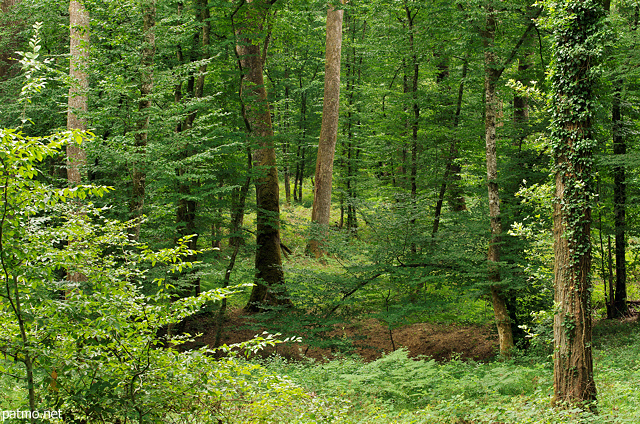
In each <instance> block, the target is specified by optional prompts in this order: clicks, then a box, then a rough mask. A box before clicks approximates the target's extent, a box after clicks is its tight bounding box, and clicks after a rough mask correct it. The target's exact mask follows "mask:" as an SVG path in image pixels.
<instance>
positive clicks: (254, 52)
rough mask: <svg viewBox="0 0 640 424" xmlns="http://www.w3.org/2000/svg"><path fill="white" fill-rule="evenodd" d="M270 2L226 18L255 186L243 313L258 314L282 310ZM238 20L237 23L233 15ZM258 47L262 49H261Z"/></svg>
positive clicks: (262, 0)
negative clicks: (251, 261) (267, 71)
mask: <svg viewBox="0 0 640 424" xmlns="http://www.w3.org/2000/svg"><path fill="white" fill-rule="evenodd" d="M274 2H275V0H247V1H246V2H244V1H242V2H240V3H239V4H238V7H237V9H236V10H235V11H234V13H233V15H232V19H234V22H235V24H234V26H235V32H236V37H237V41H236V53H237V56H238V63H239V65H240V70H241V71H242V86H241V91H240V95H241V101H242V112H243V116H244V120H245V125H246V127H247V132H248V133H249V136H250V140H251V141H252V143H253V146H252V148H253V166H254V170H255V171H256V173H257V176H256V177H255V185H256V207H257V209H258V210H257V228H256V243H257V245H258V246H257V248H256V257H255V267H256V284H255V286H254V287H253V290H252V291H251V296H250V298H249V302H248V304H247V307H246V309H247V310H248V311H254V312H256V311H259V310H260V309H261V306H262V305H264V304H287V303H288V302H287V300H286V299H285V298H284V292H283V290H284V273H283V271H282V256H281V253H280V192H279V182H278V170H277V168H276V151H275V146H274V140H273V128H272V125H271V114H270V112H269V105H268V103H267V90H266V88H265V85H264V77H263V64H264V60H265V57H266V49H267V46H268V38H266V39H265V38H264V36H263V31H264V30H265V28H264V23H265V20H266V19H267V17H268V14H269V9H270V7H271V5H272V4H273V3H274ZM236 14H239V16H238V19H237V22H236V21H235V15H236ZM262 46H264V47H262Z"/></svg>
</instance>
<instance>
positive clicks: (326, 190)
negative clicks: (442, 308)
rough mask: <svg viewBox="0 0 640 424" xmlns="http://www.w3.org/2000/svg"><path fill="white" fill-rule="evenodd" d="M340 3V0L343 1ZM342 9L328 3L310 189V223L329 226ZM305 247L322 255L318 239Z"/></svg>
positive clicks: (338, 89) (335, 136)
mask: <svg viewBox="0 0 640 424" xmlns="http://www.w3.org/2000/svg"><path fill="white" fill-rule="evenodd" d="M343 3H344V0H343ZM343 16H344V10H342V9H338V10H336V9H335V7H334V6H329V10H328V11H327V42H326V53H325V55H326V58H327V60H326V63H325V74H324V104H323V108H322V127H321V129H320V141H319V143H318V158H317V161H316V180H315V186H314V191H313V210H312V213H311V222H315V223H316V224H319V225H320V226H323V227H326V226H327V225H329V215H330V213H331V183H332V180H333V158H334V155H335V151H336V140H337V137H338V116H339V114H338V110H339V108H340V53H341V51H342V19H343ZM309 249H310V250H311V253H313V254H314V255H315V256H316V257H320V256H322V248H321V246H320V241H319V240H315V239H312V240H310V241H309Z"/></svg>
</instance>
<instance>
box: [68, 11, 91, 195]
mask: <svg viewBox="0 0 640 424" xmlns="http://www.w3.org/2000/svg"><path fill="white" fill-rule="evenodd" d="M69 25H70V27H71V34H70V35H71V37H70V38H71V41H70V57H71V59H70V64H69V75H70V76H71V79H72V82H71V86H70V87H69V108H68V111H67V129H69V130H81V131H85V130H86V129H87V126H86V122H85V119H84V118H83V117H82V114H83V113H86V112H87V91H88V90H89V78H88V76H87V72H86V67H87V65H88V63H89V13H88V12H87V11H86V10H85V8H84V6H83V5H82V3H80V2H78V1H76V0H72V1H71V2H70V3H69ZM78 114H79V115H80V116H78ZM86 164H87V154H86V152H85V150H84V148H83V147H82V146H79V145H77V144H69V145H68V146H67V180H68V181H69V184H70V185H72V186H74V185H78V184H81V183H82V180H83V178H82V174H83V173H84V167H85V166H86Z"/></svg>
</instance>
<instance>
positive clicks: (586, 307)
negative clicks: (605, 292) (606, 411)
mask: <svg viewBox="0 0 640 424" xmlns="http://www.w3.org/2000/svg"><path fill="white" fill-rule="evenodd" d="M601 16H602V6H601V3H600V2H597V1H594V0H582V1H575V0H572V1H563V2H561V4H560V7H559V8H558V9H557V12H556V16H554V18H555V21H554V72H553V74H552V75H553V80H552V82H553V93H552V94H553V121H552V126H551V130H552V148H553V156H554V160H555V173H556V177H555V179H556V188H555V202H554V213H553V218H554V219H553V222H554V228H553V233H554V254H555V265H554V286H555V304H556V313H555V317H554V323H553V332H554V340H555V349H554V354H553V358H554V392H555V401H556V402H566V403H569V404H577V405H584V403H586V402H590V401H593V400H595V398H596V386H595V382H594V379H593V359H592V351H591V349H592V348H591V278H590V268H591V240H590V236H591V205H592V203H593V201H594V192H593V159H592V152H593V148H594V146H595V144H596V142H595V140H594V136H593V129H592V126H593V123H592V119H593V115H594V109H595V107H594V103H595V93H594V84H595V82H596V76H595V74H594V70H593V66H594V63H595V61H596V59H597V56H598V53H597V51H598V49H599V47H598V45H597V43H598V40H597V38H598V37H597V36H598V26H599V24H600V18H601Z"/></svg>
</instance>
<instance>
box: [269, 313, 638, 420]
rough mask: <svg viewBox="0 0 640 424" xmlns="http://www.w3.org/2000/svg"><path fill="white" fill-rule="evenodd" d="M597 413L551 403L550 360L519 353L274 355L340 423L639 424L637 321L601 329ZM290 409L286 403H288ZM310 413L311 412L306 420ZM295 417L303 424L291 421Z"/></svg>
mask: <svg viewBox="0 0 640 424" xmlns="http://www.w3.org/2000/svg"><path fill="white" fill-rule="evenodd" d="M595 337H596V351H595V370H596V371H595V372H596V384H597V386H598V402H599V403H598V404H597V411H598V414H597V415H594V414H591V413H588V412H584V411H580V410H579V409H576V408H552V407H551V398H552V395H553V366H552V363H551V362H550V359H549V357H545V356H540V357H537V356H533V357H532V356H526V355H517V356H516V357H515V358H514V359H511V360H508V361H493V362H488V363H476V362H473V361H467V362H465V361H462V360H459V359H453V360H451V361H449V362H444V363H438V362H436V361H435V360H433V359H429V358H419V359H417V360H416V359H413V358H410V357H409V356H408V352H407V351H406V350H402V349H401V350H397V351H395V352H392V353H390V354H388V355H386V356H384V357H382V358H381V359H379V360H377V361H374V362H370V363H365V362H363V361H362V360H360V359H359V358H357V357H342V358H340V359H336V360H333V361H329V362H317V361H313V360H309V361H306V362H291V361H287V360H285V359H283V358H280V357H271V358H269V359H267V360H264V361H263V362H262V365H264V366H265V367H266V368H267V369H269V370H271V371H272V372H275V373H277V374H279V375H285V376H287V377H288V378H290V379H291V380H292V381H293V382H295V383H296V384H298V385H300V386H301V387H302V388H304V390H305V391H306V392H307V393H311V394H312V396H313V397H314V398H316V397H317V398H319V399H323V400H324V402H325V404H326V406H327V407H337V406H338V405H340V408H341V411H342V412H343V413H344V414H341V413H340V412H339V411H336V414H331V419H328V420H322V419H321V420H317V421H304V422H318V423H320V422H340V423H451V424H481V423H486V424H493V423H549V424H555V423H597V424H604V423H637V422H638V419H639V417H640V390H638V389H639V388H640V387H639V386H640V343H639V342H640V335H639V334H638V327H637V326H636V325H629V324H619V325H611V324H608V323H607V324H606V325H601V326H598V327H596V331H595ZM285 409H286V408H285ZM308 418H309V417H308V416H307V419H308ZM289 421H290V422H303V421H299V420H293V421H291V420H289Z"/></svg>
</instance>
